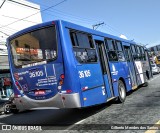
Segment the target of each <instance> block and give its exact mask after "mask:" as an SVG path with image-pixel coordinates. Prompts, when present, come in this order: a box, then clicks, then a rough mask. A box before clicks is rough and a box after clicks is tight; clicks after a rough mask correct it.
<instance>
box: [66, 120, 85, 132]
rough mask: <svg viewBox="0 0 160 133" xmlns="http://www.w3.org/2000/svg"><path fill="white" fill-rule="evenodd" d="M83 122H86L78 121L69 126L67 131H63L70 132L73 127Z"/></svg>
mask: <svg viewBox="0 0 160 133" xmlns="http://www.w3.org/2000/svg"><path fill="white" fill-rule="evenodd" d="M85 120H86V119H83V120H81V121H78V122H76V123H74V124H73V125H71V126H70V127H68V128H67V129H65V131H69V130H71V129H72V128H73V127H74V126H75V125H77V124H80V123H82V122H83V121H85Z"/></svg>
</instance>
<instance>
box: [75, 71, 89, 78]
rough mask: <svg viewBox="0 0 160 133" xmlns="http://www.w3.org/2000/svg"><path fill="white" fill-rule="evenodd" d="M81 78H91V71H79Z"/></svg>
mask: <svg viewBox="0 0 160 133" xmlns="http://www.w3.org/2000/svg"><path fill="white" fill-rule="evenodd" d="M78 73H79V78H88V77H90V76H91V72H90V70H84V71H79V72H78Z"/></svg>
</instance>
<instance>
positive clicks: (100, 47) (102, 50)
mask: <svg viewBox="0 0 160 133" xmlns="http://www.w3.org/2000/svg"><path fill="white" fill-rule="evenodd" d="M95 43H96V47H97V51H98V56H99V60H100V64H101V69H102V74H103V79H104V84H105V89H106V93H107V94H106V95H107V99H108V100H109V99H111V98H112V97H114V95H113V88H112V82H111V75H110V70H109V65H108V58H107V53H106V47H105V45H104V42H103V41H99V40H95Z"/></svg>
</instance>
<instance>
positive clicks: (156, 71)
mask: <svg viewBox="0 0 160 133" xmlns="http://www.w3.org/2000/svg"><path fill="white" fill-rule="evenodd" d="M151 67H152V73H153V74H157V73H160V68H159V67H158V66H157V64H151Z"/></svg>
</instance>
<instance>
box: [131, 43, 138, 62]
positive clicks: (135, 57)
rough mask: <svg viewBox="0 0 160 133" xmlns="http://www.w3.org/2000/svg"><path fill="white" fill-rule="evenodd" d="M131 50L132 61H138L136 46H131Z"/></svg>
mask: <svg viewBox="0 0 160 133" xmlns="http://www.w3.org/2000/svg"><path fill="white" fill-rule="evenodd" d="M131 50H132V55H133V59H134V60H139V56H138V54H137V51H136V46H135V45H131Z"/></svg>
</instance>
